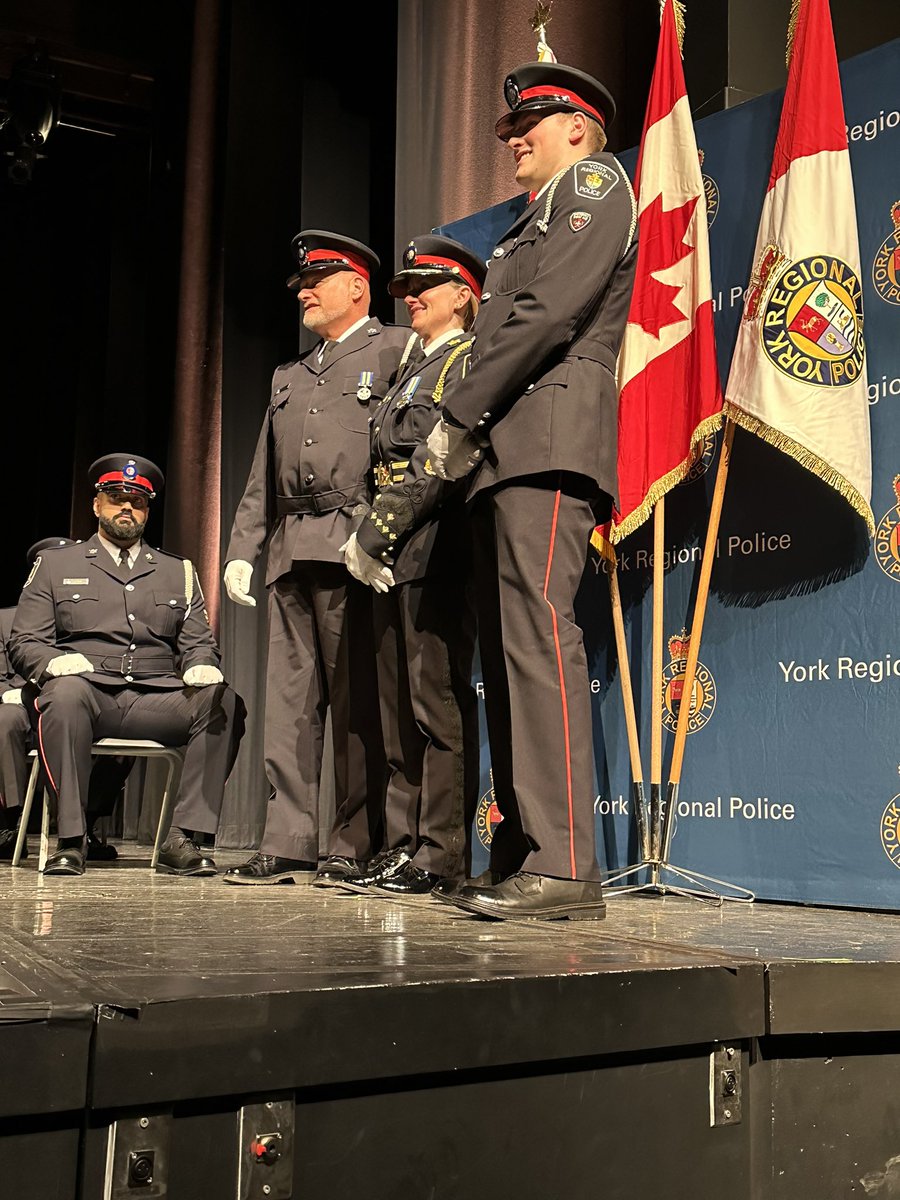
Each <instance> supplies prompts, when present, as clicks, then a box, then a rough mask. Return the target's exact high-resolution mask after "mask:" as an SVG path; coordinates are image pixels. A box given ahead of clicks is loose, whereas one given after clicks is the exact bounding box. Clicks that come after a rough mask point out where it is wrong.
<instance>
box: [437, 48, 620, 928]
mask: <svg viewBox="0 0 900 1200" xmlns="http://www.w3.org/2000/svg"><path fill="white" fill-rule="evenodd" d="M505 92H506V100H507V103H508V105H509V107H510V109H511V112H510V113H508V114H507V115H506V116H504V117H501V118H500V120H499V121H498V122H497V135H498V137H500V138H501V140H502V141H505V142H506V143H507V145H508V146H509V148H510V150H511V152H512V154H513V155H514V157H515V168H516V181H517V182H518V183H519V184H520V185H521V186H522V187H523V188H527V189H529V191H531V192H532V193H536V195H534V198H533V199H532V200H531V202H530V203H529V205H528V207H527V208H526V209H525V211H524V213H523V214H522V216H521V217H520V218H519V219H518V220H517V221H516V222H515V224H514V225H513V226H512V227H511V228H510V229H509V231H508V232H507V233H506V235H505V236H504V237H503V238H502V240H501V241H500V243H499V245H498V246H497V248H496V249H495V250H494V252H493V258H492V261H491V266H490V269H489V271H488V275H487V280H486V290H485V292H484V295H483V303H482V308H481V311H480V313H479V315H478V319H477V321H476V322H475V327H474V330H473V332H474V333H475V335H476V344H475V352H474V355H473V359H472V367H471V370H470V372H469V374H468V375H467V376H466V378H465V379H464V380H463V381H462V383H461V384H460V385H459V387H458V388H457V389H456V390H455V392H454V393H453V395H452V396H450V397H449V398H448V400H447V402H446V403H445V405H444V407H443V418H442V420H441V421H440V422H439V423H438V425H437V426H436V427H435V429H434V430H433V432H432V434H431V435H430V436H429V439H428V445H429V449H430V450H431V453H432V456H433V461H434V463H435V467H436V469H437V470H438V473H439V474H441V473H443V474H445V475H446V476H447V477H448V478H451V479H454V478H459V477H462V476H463V475H465V474H467V473H468V472H470V471H472V470H474V469H475V468H476V467H478V468H479V470H478V473H477V475H476V476H475V477H474V479H473V482H472V485H471V491H470V496H474V505H473V534H474V536H475V539H476V565H475V581H476V591H477V602H478V615H479V634H480V646H481V653H482V667H483V671H484V688H485V706H486V711H487V718H488V731H489V736H490V743H491V761H492V765H493V773H494V788H495V792H496V796H497V802H498V805H499V807H500V811H501V813H502V814H503V820H502V821H501V822H500V824H499V825H498V827H497V829H496V830H495V833H494V839H493V843H492V846H491V870H492V873H493V878H494V879H495V880H496V882H495V883H493V884H490V883H489V884H486V885H484V886H480V885H477V884H469V885H466V886H465V887H463V888H462V889H461V890H460V891H458V892H457V893H455V894H453V895H451V896H449V897H444V898H445V899H449V901H450V902H451V903H455V904H456V905H458V906H459V907H460V908H463V909H466V910H468V911H472V912H476V913H482V914H486V915H489V916H494V917H508V916H509V917H526V918H528V917H533V918H553V917H594V918H596V917H602V916H603V915H604V914H605V905H604V902H603V899H602V894H601V886H600V874H599V868H598V866H597V859H596V853H595V838H594V817H593V797H594V762H593V753H592V736H591V735H592V723H591V707H590V691H589V681H588V673H587V662H586V657H585V651H584V643H583V638H582V631H581V629H580V628H579V626H578V625H577V623H576V620H575V614H574V597H575V592H576V590H577V588H578V585H579V582H580V580H581V576H582V571H583V569H584V564H585V560H586V556H587V549H588V543H589V539H590V534H591V530H592V528H593V526H594V524H595V523H596V522H597V521H598V520H600V521H602V520H605V519H606V517H607V515H608V512H609V505H610V496H613V495H615V492H616V425H617V397H616V379H615V370H616V358H617V354H618V350H619V345H620V342H621V339H622V334H623V331H624V328H625V322H626V319H627V311H628V301H629V295H630V292H631V287H632V281H633V276H634V265H635V259H636V254H637V247H636V244H635V236H636V227H637V213H636V206H635V201H634V195H633V193H632V190H631V186H630V184H629V181H628V179H627V177H626V175H625V172H624V171H623V170H622V168H621V167H620V166H619V164H618V162H617V161H616V160H615V158H613V157H612V155H610V154H606V153H604V152H603V147H604V145H605V143H606V135H605V132H604V128H605V126H606V124H607V123H608V122H609V121H610V120H611V119H612V116H613V114H614V111H615V106H614V103H613V100H612V97H611V96H610V95H609V93H608V92H607V90H606V88H604V87H603V85H602V84H600V83H598V81H597V80H596V79H593V78H591V76H589V75H586V74H584V73H583V72H581V71H577V70H575V69H574V68H572V67H567V66H563V65H561V64H556V63H528V64H526V65H525V66H522V67H519V68H518V69H517V70H516V71H514V72H513V73H512V74H511V75H510V76H509V77H508V78H507V80H506V85H505Z"/></svg>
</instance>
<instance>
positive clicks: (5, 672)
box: [0, 608, 26, 696]
mask: <svg viewBox="0 0 900 1200" xmlns="http://www.w3.org/2000/svg"><path fill="white" fill-rule="evenodd" d="M15 615H16V610H15V609H14V608H0V696H2V695H3V694H4V692H11V691H13V690H14V689H15V688H21V687H24V686H25V683H26V681H25V679H24V678H23V677H22V676H21V675H19V674H18V672H17V671H15V670H13V666H12V663H11V662H10V661H9V650H8V642H9V634H10V631H11V629H12V623H13V617H15Z"/></svg>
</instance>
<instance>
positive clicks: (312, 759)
mask: <svg viewBox="0 0 900 1200" xmlns="http://www.w3.org/2000/svg"><path fill="white" fill-rule="evenodd" d="M293 248H294V252H295V254H296V256H297V265H298V271H297V274H296V275H294V276H293V277H292V278H291V279H289V280H288V286H289V287H291V288H292V289H293V290H295V291H296V292H297V297H298V299H299V301H300V303H301V304H302V305H303V323H304V325H305V326H306V328H307V329H309V330H312V331H313V332H315V333H317V334H319V336H320V338H321V341H320V342H319V343H318V345H317V346H315V347H314V348H313V349H312V350H310V351H309V352H308V353H307V354H304V355H303V356H302V358H300V359H299V360H298V361H297V362H291V363H286V364H285V365H284V366H281V367H279V368H278V369H277V370H276V372H275V375H274V377H273V379H272V395H271V399H270V401H269V405H268V409H267V412H266V415H265V418H264V419H263V423H262V430H261V432H260V436H259V442H258V444H257V447H256V454H255V457H254V459H253V465H252V466H251V468H250V476H249V479H248V480H247V486H246V489H245V491H244V495H243V498H242V499H241V502H240V504H239V505H238V509H237V514H236V516H235V518H234V525H233V527H232V531H231V540H230V542H229V544H228V550H227V553H226V560H227V565H226V568H225V590H226V591H227V593H228V595H229V596H230V597H231V599H232V600H234V601H235V602H236V603H238V604H255V603H256V601H255V600H254V599H253V598H252V597H251V596H250V595H249V585H250V577H251V574H252V571H253V563H254V562H255V561H256V559H257V558H258V557H259V554H260V552H261V551H262V549H263V546H264V544H265V543H266V542H267V541H268V565H267V569H266V586H267V588H268V593H269V661H268V669H267V675H266V720H265V762H266V774H267V776H268V779H269V783H270V784H271V787H272V795H271V797H270V800H269V805H268V811H267V813H266V829H265V833H264V834H263V839H262V843H261V845H260V848H259V852H258V853H257V854H254V855H253V856H252V857H251V858H250V859H249V861H248V862H246V863H244V864H243V865H242V866H240V867H235V868H232V869H231V870H230V871H228V872H226V876H225V878H226V880H227V882H229V883H281V882H288V883H292V882H294V881H295V879H297V878H298V874H299V873H300V872H303V871H310V870H315V866H316V859H317V856H318V809H319V772H320V769H321V762H322V736H323V729H324V723H325V711H326V708H327V706H328V704H329V703H330V705H331V718H332V735H333V740H334V761H335V792H336V799H337V814H336V817H335V825H334V829H333V831H332V835H331V841H330V854H331V858H330V860H329V861H328V862H327V863H326V864H325V865H324V867H323V874H325V875H327V877H328V878H329V879H331V880H333V879H335V878H337V877H339V876H341V875H342V874H343V873H345V872H348V871H349V872H351V873H353V872H355V871H356V870H357V868H358V865H359V862H360V861H362V862H365V861H367V860H368V859H369V858H371V856H372V853H373V851H374V850H377V849H378V848H379V847H378V846H373V845H372V844H371V834H372V829H371V822H370V816H371V813H372V809H373V808H377V809H378V810H379V812H380V808H381V803H382V798H383V788H384V770H385V768H384V747H383V744H382V739H381V727H380V722H379V719H378V696H377V685H376V682H375V663H374V649H373V647H372V634H371V605H370V600H371V593H369V592H368V591H367V589H365V588H364V587H362V586H360V585H359V584H357V583H356V582H354V581H353V580H352V579H351V578H350V576H349V575H348V573H347V569H346V567H345V566H344V564H343V561H342V556H341V547H342V546H343V544H344V542H346V541H347V539H348V537H349V536H350V532H351V527H352V516H351V513H352V510H353V508H354V506H355V505H356V504H357V503H358V502H359V501H360V500H362V499H364V498H365V495H366V475H367V470H368V465H369V438H368V432H369V413H370V411H371V410H372V409H373V408H374V406H375V405H376V404H377V403H378V401H379V400H380V399H381V398H382V397H383V396H384V395H385V393H386V392H387V389H388V386H389V384H390V381H391V380H392V378H393V376H394V373H395V372H396V370H397V365H398V363H399V362H400V356H401V354H402V353H403V349H404V347H405V346H406V343H407V341H408V340H409V330H401V329H398V328H396V327H385V326H383V325H382V324H381V322H380V321H378V320H377V319H375V318H374V317H370V316H369V303H370V287H369V283H370V279H371V276H372V275H373V273H374V272H375V271H376V270H377V269H378V266H379V262H378V258H377V256H376V255H375V253H374V252H373V251H372V250H370V249H369V248H368V246H364V245H363V244H362V243H361V242H357V241H354V240H353V239H352V238H346V237H342V236H340V235H339V234H335V233H328V232H325V231H322V230H318V229H308V230H305V231H303V232H302V233H298V234H297V236H296V238H295V239H294V241H293ZM351 670H352V682H353V686H352V689H351V688H350V672H351ZM367 800H368V805H367Z"/></svg>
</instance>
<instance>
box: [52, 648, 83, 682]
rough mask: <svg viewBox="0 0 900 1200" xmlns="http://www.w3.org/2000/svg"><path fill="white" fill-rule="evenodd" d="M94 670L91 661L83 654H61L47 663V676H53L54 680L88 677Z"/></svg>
mask: <svg viewBox="0 0 900 1200" xmlns="http://www.w3.org/2000/svg"><path fill="white" fill-rule="evenodd" d="M93 669H94V668H93V665H92V664H91V661H90V659H87V658H85V657H84V655H83V654H60V655H59V656H58V657H57V658H51V659H50V661H49V663H47V674H48V675H52V676H53V678H54V679H59V678H61V677H62V676H63V675H86V674H87V673H88V672H89V671H93Z"/></svg>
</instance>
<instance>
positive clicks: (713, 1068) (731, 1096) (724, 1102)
mask: <svg viewBox="0 0 900 1200" xmlns="http://www.w3.org/2000/svg"><path fill="white" fill-rule="evenodd" d="M742 1091H743V1089H742V1086H741V1045H740V1042H737V1043H732V1044H730V1045H729V1044H727V1043H724V1042H723V1043H721V1044H719V1045H716V1046H713V1049H712V1053H711V1054H710V1056H709V1123H710V1125H713V1126H715V1125H739V1124H740V1122H741V1103H742Z"/></svg>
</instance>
